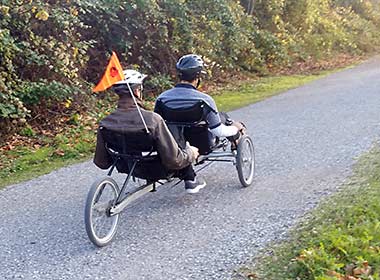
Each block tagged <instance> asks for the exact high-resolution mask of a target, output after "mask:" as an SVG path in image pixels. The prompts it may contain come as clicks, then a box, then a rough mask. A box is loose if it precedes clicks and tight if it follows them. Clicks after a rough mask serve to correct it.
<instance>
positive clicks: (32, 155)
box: [0, 70, 337, 188]
mask: <svg viewBox="0 0 380 280" xmlns="http://www.w3.org/2000/svg"><path fill="white" fill-rule="evenodd" d="M334 71H337V70H334ZM334 71H323V72H321V73H318V74H310V75H292V76H287V75H284V76H276V77H265V78H260V79H250V80H245V81H236V82H234V83H232V84H229V85H228V86H227V87H225V89H224V90H222V91H220V92H219V91H216V90H215V91H214V93H211V94H212V95H213V97H214V98H215V101H216V103H217V106H218V109H219V110H220V111H230V110H233V109H237V108H240V107H243V106H246V105H248V104H251V103H254V102H258V101H260V100H263V99H265V98H268V97H270V96H273V95H276V94H278V93H280V92H283V91H285V90H288V89H291V88H295V87H298V86H301V85H304V84H306V83H308V82H310V81H313V80H316V79H318V78H321V77H324V76H326V75H327V74H329V73H332V72H334ZM113 105H114V104H110V102H108V103H107V104H101V105H100V106H98V107H97V109H98V110H99V112H98V113H97V114H96V115H97V116H96V117H95V119H96V120H99V119H101V118H102V117H103V116H104V115H105V112H106V111H110V110H111V107H112V106H113ZM105 108H106V109H105ZM103 111H104V112H103ZM79 119H82V121H81V120H78V121H77V125H76V126H71V127H70V129H67V130H65V131H64V132H62V133H60V134H58V135H56V136H54V137H49V136H48V137H46V136H41V135H32V136H31V137H35V138H39V140H41V141H40V142H41V143H42V144H41V145H38V146H37V147H29V148H26V147H23V146H17V147H12V149H10V150H2V151H0V188H1V187H4V186H7V185H10V184H15V183H18V182H21V181H24V180H28V179H31V178H34V177H36V176H39V175H42V174H46V173H49V172H51V171H52V170H54V169H57V168H59V167H63V166H65V165H68V164H72V163H76V162H80V161H83V160H85V159H88V158H90V157H91V156H92V154H93V152H94V148H95V130H96V129H95V128H94V122H96V121H94V118H90V119H88V118H87V117H86V116H83V117H82V118H79ZM83 120H84V121H83Z"/></svg>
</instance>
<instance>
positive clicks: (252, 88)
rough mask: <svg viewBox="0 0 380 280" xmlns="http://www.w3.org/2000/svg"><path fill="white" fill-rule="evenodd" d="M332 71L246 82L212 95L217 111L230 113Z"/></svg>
mask: <svg viewBox="0 0 380 280" xmlns="http://www.w3.org/2000/svg"><path fill="white" fill-rule="evenodd" d="M330 73H332V71H324V72H322V73H319V74H314V75H307V76H306V75H293V76H276V77H265V78H261V79H259V80H256V81H247V82H244V84H242V85H239V86H235V87H232V88H229V89H227V90H223V91H221V92H220V93H219V94H215V95H213V97H214V99H215V102H216V104H217V107H218V109H219V111H224V112H226V111H231V110H234V109H237V108H240V107H243V106H246V105H249V104H252V103H255V102H258V101H261V100H263V99H266V98H268V97H271V96H273V95H276V94H278V93H280V92H284V91H286V90H289V89H292V88H296V87H299V86H302V85H304V84H306V83H309V82H311V81H314V80H317V79H320V78H322V77H324V76H326V75H328V74H330Z"/></svg>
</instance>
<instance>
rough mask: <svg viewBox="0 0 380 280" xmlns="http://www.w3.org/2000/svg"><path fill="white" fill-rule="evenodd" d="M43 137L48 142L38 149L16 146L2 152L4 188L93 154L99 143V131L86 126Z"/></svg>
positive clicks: (1, 183)
mask: <svg viewBox="0 0 380 280" xmlns="http://www.w3.org/2000/svg"><path fill="white" fill-rule="evenodd" d="M35 137H37V136H35ZM41 141H42V142H45V145H43V146H41V147H38V148H36V149H28V148H25V147H16V148H15V149H12V150H10V151H5V152H2V153H0V162H1V168H0V188H1V187H4V186H7V185H10V184H15V183H18V182H21V181H24V180H28V179H31V178H34V177H37V176H39V175H43V174H47V173H49V172H51V171H53V170H55V169H57V168H60V167H63V166H66V165H69V164H72V163H77V162H81V161H83V160H85V159H88V158H90V156H91V155H92V154H93V152H94V147H95V131H89V130H85V129H84V128H83V127H82V128H81V127H79V128H75V129H68V131H67V132H66V133H65V134H64V135H63V134H58V135H57V136H56V137H55V138H53V139H44V140H41Z"/></svg>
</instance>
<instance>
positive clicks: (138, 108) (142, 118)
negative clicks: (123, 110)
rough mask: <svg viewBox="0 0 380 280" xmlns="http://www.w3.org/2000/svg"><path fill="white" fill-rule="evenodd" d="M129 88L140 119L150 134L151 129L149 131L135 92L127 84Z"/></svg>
mask: <svg viewBox="0 0 380 280" xmlns="http://www.w3.org/2000/svg"><path fill="white" fill-rule="evenodd" d="M127 86H128V89H129V93H130V94H131V96H132V99H133V102H135V104H136V107H137V111H138V112H139V115H140V118H141V120H142V122H143V124H144V127H145V130H146V132H147V133H148V134H149V129H148V127H147V125H146V122H145V119H144V117H143V115H142V113H141V110H140V107H139V104H137V101H136V98H135V95H134V94H133V91H132V89H131V86H130V85H129V83H127Z"/></svg>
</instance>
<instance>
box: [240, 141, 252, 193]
mask: <svg viewBox="0 0 380 280" xmlns="http://www.w3.org/2000/svg"><path fill="white" fill-rule="evenodd" d="M236 169H237V171H238V175H239V180H240V183H241V184H242V185H243V186H244V187H248V186H250V185H251V184H252V182H253V178H254V176H255V149H254V147H253V142H252V139H251V138H250V137H249V136H248V135H243V136H242V138H241V139H240V140H239V143H238V146H237V154H236Z"/></svg>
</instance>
